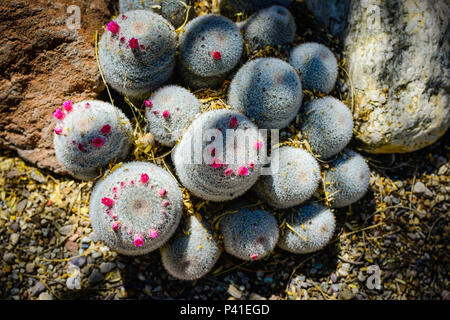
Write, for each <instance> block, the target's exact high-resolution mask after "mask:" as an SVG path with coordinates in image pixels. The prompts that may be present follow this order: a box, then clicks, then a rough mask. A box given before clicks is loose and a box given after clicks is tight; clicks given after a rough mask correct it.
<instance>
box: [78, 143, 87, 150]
mask: <svg viewBox="0 0 450 320" xmlns="http://www.w3.org/2000/svg"><path fill="white" fill-rule="evenodd" d="M78 150H80V151H81V152H85V151H86V147H85V146H84V144H82V143H79V144H78Z"/></svg>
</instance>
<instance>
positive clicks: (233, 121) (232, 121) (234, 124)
mask: <svg viewBox="0 0 450 320" xmlns="http://www.w3.org/2000/svg"><path fill="white" fill-rule="evenodd" d="M237 125H238V120H237V118H236V117H232V118H231V119H230V127H231V128H236V127H237Z"/></svg>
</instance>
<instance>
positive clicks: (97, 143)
mask: <svg viewBox="0 0 450 320" xmlns="http://www.w3.org/2000/svg"><path fill="white" fill-rule="evenodd" d="M92 143H93V144H94V146H96V147H97V148H100V147H101V146H102V145H104V144H105V140H103V139H102V138H99V137H97V138H94V139H93V140H92Z"/></svg>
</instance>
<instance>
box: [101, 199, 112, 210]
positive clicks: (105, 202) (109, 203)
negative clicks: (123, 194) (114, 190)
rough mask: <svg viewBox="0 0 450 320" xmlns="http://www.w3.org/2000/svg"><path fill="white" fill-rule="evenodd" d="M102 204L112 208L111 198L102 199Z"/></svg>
mask: <svg viewBox="0 0 450 320" xmlns="http://www.w3.org/2000/svg"><path fill="white" fill-rule="evenodd" d="M102 204H104V205H105V206H107V207H110V208H111V207H112V206H113V205H114V200H113V199H111V198H106V197H105V198H102Z"/></svg>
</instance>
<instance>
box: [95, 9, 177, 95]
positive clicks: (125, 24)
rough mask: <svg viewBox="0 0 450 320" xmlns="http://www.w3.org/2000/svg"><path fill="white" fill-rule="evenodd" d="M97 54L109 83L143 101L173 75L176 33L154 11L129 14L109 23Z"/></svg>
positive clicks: (130, 12)
mask: <svg viewBox="0 0 450 320" xmlns="http://www.w3.org/2000/svg"><path fill="white" fill-rule="evenodd" d="M98 54H99V62H100V67H101V69H102V71H103V74H104V77H105V80H106V82H107V83H108V84H109V85H111V87H113V88H114V89H115V90H117V91H118V92H120V93H121V94H123V95H125V96H127V97H129V98H130V99H132V100H133V101H136V102H140V101H142V100H143V99H145V98H146V97H147V96H149V95H150V93H151V92H152V91H153V90H155V89H157V88H158V87H160V86H161V85H163V84H164V83H165V82H167V81H168V80H169V79H170V78H171V76H172V74H173V71H174V69H175V30H174V28H173V26H172V25H171V24H170V23H169V22H168V21H167V20H165V19H164V18H163V17H161V16H160V15H158V14H156V13H154V12H152V11H149V10H132V11H127V12H125V13H123V14H121V15H119V16H118V17H117V18H116V19H114V20H113V21H111V22H110V23H109V24H108V26H107V27H106V32H104V33H103V35H102V37H101V40H100V43H99V49H98Z"/></svg>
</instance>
